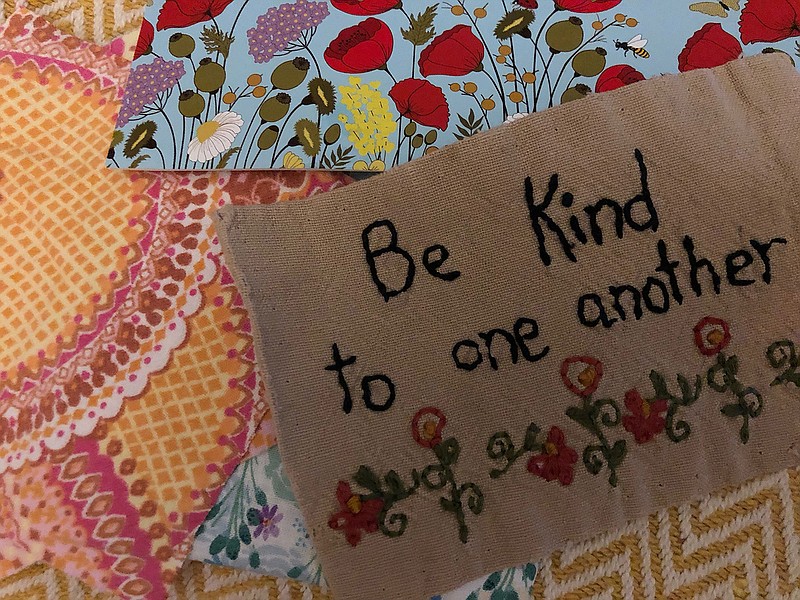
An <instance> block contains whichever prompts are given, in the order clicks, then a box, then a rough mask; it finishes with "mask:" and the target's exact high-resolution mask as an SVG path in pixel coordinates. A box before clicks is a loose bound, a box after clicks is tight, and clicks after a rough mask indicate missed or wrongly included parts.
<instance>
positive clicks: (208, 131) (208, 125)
mask: <svg viewBox="0 0 800 600" xmlns="http://www.w3.org/2000/svg"><path fill="white" fill-rule="evenodd" d="M219 127H220V125H219V123H217V122H216V121H206V122H205V123H203V124H202V125H200V127H198V128H197V139H198V141H200V142H205V141H206V140H207V139H208V138H210V137H211V136H212V135H214V134H215V133H217V129H219Z"/></svg>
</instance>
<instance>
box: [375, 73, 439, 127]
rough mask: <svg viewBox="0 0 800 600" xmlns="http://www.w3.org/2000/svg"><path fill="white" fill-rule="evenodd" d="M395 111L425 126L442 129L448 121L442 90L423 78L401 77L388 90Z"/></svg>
mask: <svg viewBox="0 0 800 600" xmlns="http://www.w3.org/2000/svg"><path fill="white" fill-rule="evenodd" d="M389 97H390V98H391V99H392V100H394V105H395V106H396V107H397V111H398V112H399V113H400V114H401V115H403V116H404V117H407V118H409V119H411V120H412V121H416V122H417V123H419V124H420V125H425V126H426V127H436V128H437V129H441V130H442V131H444V130H445V129H447V124H448V123H449V122H450V107H449V106H448V104H447V99H446V98H445V97H444V92H442V90H441V88H438V87H436V86H435V85H433V84H432V83H431V82H430V81H427V80H425V79H403V80H402V81H398V82H397V83H395V84H394V87H392V89H391V90H389Z"/></svg>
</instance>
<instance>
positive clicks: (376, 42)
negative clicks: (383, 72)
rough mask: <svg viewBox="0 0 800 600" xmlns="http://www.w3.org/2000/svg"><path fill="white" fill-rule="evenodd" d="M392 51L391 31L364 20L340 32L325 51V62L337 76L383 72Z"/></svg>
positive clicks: (380, 22)
mask: <svg viewBox="0 0 800 600" xmlns="http://www.w3.org/2000/svg"><path fill="white" fill-rule="evenodd" d="M393 49H394V38H393V37H392V30H391V29H389V26H388V25H386V23H384V22H383V21H380V20H378V19H373V18H372V17H370V18H369V19H364V20H363V21H361V23H359V24H358V25H353V26H352V27H347V28H346V29H343V30H342V31H341V32H340V33H339V35H338V36H336V39H335V40H333V41H332V42H331V43H330V45H329V46H328V47H327V48H326V49H325V53H324V56H325V62H326V63H328V65H330V67H331V68H332V69H334V70H336V71H339V72H340V73H367V72H368V71H374V70H375V69H383V68H385V67H386V63H387V62H389V57H390V56H391V55H392V50H393Z"/></svg>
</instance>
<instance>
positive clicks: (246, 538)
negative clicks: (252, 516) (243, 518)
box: [239, 523, 253, 545]
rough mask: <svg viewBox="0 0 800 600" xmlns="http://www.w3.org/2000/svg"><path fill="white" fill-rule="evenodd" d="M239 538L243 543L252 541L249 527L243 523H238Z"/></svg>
mask: <svg viewBox="0 0 800 600" xmlns="http://www.w3.org/2000/svg"><path fill="white" fill-rule="evenodd" d="M239 539H240V540H242V543H243V544H245V545H247V544H249V543H250V542H252V541H253V538H252V537H251V536H250V528H249V527H247V525H246V524H244V523H241V524H240V525H239Z"/></svg>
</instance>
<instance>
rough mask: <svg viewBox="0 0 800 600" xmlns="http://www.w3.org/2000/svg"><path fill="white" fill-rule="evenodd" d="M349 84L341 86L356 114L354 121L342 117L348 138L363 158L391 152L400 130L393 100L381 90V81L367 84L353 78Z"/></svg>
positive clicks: (343, 102) (349, 107) (354, 114)
mask: <svg viewBox="0 0 800 600" xmlns="http://www.w3.org/2000/svg"><path fill="white" fill-rule="evenodd" d="M349 83H350V85H349V86H347V85H340V86H339V95H340V97H341V102H342V104H344V106H346V107H347V110H348V111H350V115H352V120H351V119H350V117H348V115H345V114H340V115H339V121H341V122H342V125H343V126H344V128H345V130H346V131H347V133H348V139H349V140H350V142H351V143H352V144H353V147H354V148H355V149H356V151H357V152H358V153H359V155H361V156H367V155H372V156H377V155H379V154H381V153H382V152H391V151H392V150H394V147H395V144H394V142H391V141H389V138H390V136H391V135H392V134H393V133H394V132H395V131H397V122H396V121H395V120H394V116H393V115H392V113H391V111H390V110H389V101H388V100H387V99H386V98H385V97H384V96H383V95H381V93H380V91H379V90H378V88H379V87H380V82H378V81H373V82H370V83H369V84H364V83H361V78H360V77H350V79H349ZM365 164H366V163H365Z"/></svg>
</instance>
